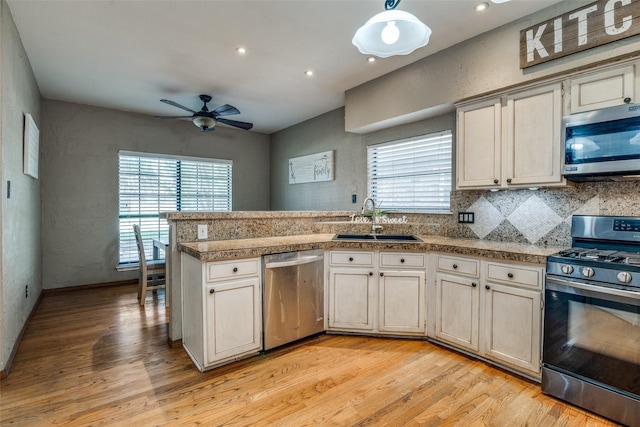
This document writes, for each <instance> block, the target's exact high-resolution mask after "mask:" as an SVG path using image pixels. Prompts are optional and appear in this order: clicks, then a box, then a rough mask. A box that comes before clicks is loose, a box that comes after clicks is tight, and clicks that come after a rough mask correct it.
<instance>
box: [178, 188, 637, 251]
mask: <svg viewBox="0 0 640 427" xmlns="http://www.w3.org/2000/svg"><path fill="white" fill-rule="evenodd" d="M451 212H452V213H453V215H451V214H402V213H393V212H392V213H390V214H389V215H390V217H399V218H402V217H406V219H407V222H406V223H401V224H384V231H383V232H384V233H391V234H396V233H398V234H403V233H404V234H418V235H439V236H446V237H459V238H470V239H484V240H497V241H505V242H514V243H525V244H533V245H538V246H570V245H571V234H570V233H571V217H572V215H618V216H640V181H626V182H598V183H578V184H576V185H575V186H572V187H567V188H545V189H539V190H503V191H497V192H492V191H488V190H482V191H481V190H474V191H469V190H464V191H453V192H452V193H451ZM458 212H474V213H475V222H474V224H458V222H457V218H458V215H457V214H458ZM353 213H358V212H351V211H264V212H250V211H246V212H224V213H222V212H218V213H211V212H210V213H206V212H198V213H187V212H185V213H174V214H169V218H170V219H171V220H175V221H176V232H177V241H178V242H188V241H195V240H196V236H197V231H196V228H197V225H198V224H207V225H208V230H209V234H208V239H209V240H221V239H244V238H253V237H268V236H285V235H295V234H313V233H328V234H330V233H367V232H370V230H371V225H370V224H364V223H359V224H358V223H353V222H351V219H350V216H351V214H353Z"/></svg>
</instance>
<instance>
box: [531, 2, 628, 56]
mask: <svg viewBox="0 0 640 427" xmlns="http://www.w3.org/2000/svg"><path fill="white" fill-rule="evenodd" d="M637 34H640V1H639V0H598V1H596V2H593V3H590V4H588V5H586V6H584V7H581V8H578V9H575V10H572V11H571V12H567V13H565V14H562V15H560V16H557V17H555V18H552V19H549V20H548V21H544V22H541V23H539V24H536V25H534V26H532V27H529V28H526V29H524V30H522V31H520V68H527V67H531V66H533V65H536V64H541V63H543V62H547V61H551V60H554V59H557V58H561V57H563V56H567V55H571V54H572V53H577V52H582V51H583V50H587V49H591V48H593V47H596V46H602V45H604V44H607V43H611V42H614V41H616V40H620V39H624V38H627V37H631V36H635V35H637Z"/></svg>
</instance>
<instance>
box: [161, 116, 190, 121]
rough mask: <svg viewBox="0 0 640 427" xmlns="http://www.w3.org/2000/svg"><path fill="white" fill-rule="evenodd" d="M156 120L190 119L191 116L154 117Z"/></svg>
mask: <svg viewBox="0 0 640 427" xmlns="http://www.w3.org/2000/svg"><path fill="white" fill-rule="evenodd" d="M155 118H156V119H163V120H164V119H191V118H193V116H155Z"/></svg>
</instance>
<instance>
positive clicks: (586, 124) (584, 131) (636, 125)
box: [562, 104, 640, 181]
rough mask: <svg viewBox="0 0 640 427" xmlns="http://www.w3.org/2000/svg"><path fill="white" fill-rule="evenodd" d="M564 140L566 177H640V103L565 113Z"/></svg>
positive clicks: (574, 179) (613, 179)
mask: <svg viewBox="0 0 640 427" xmlns="http://www.w3.org/2000/svg"><path fill="white" fill-rule="evenodd" d="M562 142H563V145H564V165H563V174H564V176H565V178H566V179H569V180H572V181H603V180H611V181H617V180H625V179H640V104H627V105H621V106H617V107H610V108H604V109H602V110H595V111H587V112H584V113H579V114H572V115H570V116H565V117H564V118H563V119H562Z"/></svg>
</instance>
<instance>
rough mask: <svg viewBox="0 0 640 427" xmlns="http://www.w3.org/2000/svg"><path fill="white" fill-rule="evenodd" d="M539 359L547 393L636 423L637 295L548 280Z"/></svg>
mask: <svg viewBox="0 0 640 427" xmlns="http://www.w3.org/2000/svg"><path fill="white" fill-rule="evenodd" d="M542 360H543V380H542V382H543V391H544V392H545V393H548V394H552V395H555V396H557V397H560V398H561V399H564V400H567V401H569V402H571V403H574V404H576V405H578V406H582V407H585V408H586V409H589V410H592V411H594V412H597V413H600V414H602V415H604V416H607V417H609V418H612V419H616V418H617V417H619V416H624V418H623V419H622V420H619V421H621V422H624V423H625V424H628V425H637V423H638V422H639V421H638V420H640V292H632V291H626V290H620V289H611V288H605V287H601V286H594V285H591V284H588V283H584V282H577V281H575V282H574V281H566V280H563V279H559V278H554V277H549V276H547V278H546V289H545V313H544V342H543V355H542ZM545 377H546V378H545ZM601 392H602V393H601ZM590 401H593V402H590ZM621 412H626V414H625V413H621Z"/></svg>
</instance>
